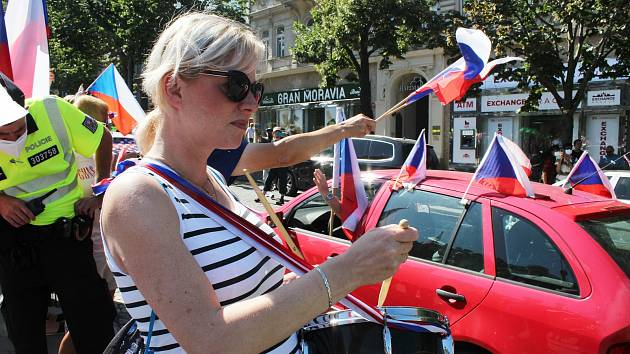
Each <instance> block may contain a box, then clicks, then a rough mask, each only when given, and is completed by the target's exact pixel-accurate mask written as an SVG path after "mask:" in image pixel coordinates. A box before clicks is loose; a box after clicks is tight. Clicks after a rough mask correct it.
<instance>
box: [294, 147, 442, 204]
mask: <svg viewBox="0 0 630 354" xmlns="http://www.w3.org/2000/svg"><path fill="white" fill-rule="evenodd" d="M351 140H352V143H353V145H354V150H355V152H356V154H357V160H358V162H359V168H360V169H361V171H371V170H384V169H395V168H400V167H401V166H402V164H403V163H404V162H405V159H406V158H407V155H409V152H411V149H412V148H413V145H414V144H415V143H416V141H415V140H412V139H403V138H392V137H390V136H382V135H366V136H365V137H363V138H351ZM332 163H333V149H332V147H331V148H328V149H326V150H324V151H322V152H321V153H320V154H318V155H316V156H313V157H311V158H310V159H309V160H307V161H304V162H300V163H298V164H296V165H293V166H291V167H290V168H289V186H288V188H287V189H288V191H289V193H288V194H289V195H291V196H295V195H296V194H297V191H298V190H306V189H308V188H311V187H312V186H313V171H314V170H315V169H316V168H319V169H320V170H322V172H324V174H326V176H328V177H330V176H331V172H332ZM439 166H440V161H439V159H438V157H437V155H436V153H435V151H434V150H433V146H431V145H427V167H428V168H429V169H438V168H439Z"/></svg>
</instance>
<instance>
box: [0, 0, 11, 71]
mask: <svg viewBox="0 0 630 354" xmlns="http://www.w3.org/2000/svg"><path fill="white" fill-rule="evenodd" d="M0 71H2V73H4V74H5V75H6V76H7V77H8V78H9V79H11V80H13V70H12V69H11V56H10V55H9V42H8V40H7V28H6V26H5V25H4V9H3V8H2V3H1V2H0Z"/></svg>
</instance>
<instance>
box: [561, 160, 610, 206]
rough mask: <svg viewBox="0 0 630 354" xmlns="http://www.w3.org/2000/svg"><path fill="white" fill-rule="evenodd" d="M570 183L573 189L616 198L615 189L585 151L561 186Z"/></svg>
mask: <svg viewBox="0 0 630 354" xmlns="http://www.w3.org/2000/svg"><path fill="white" fill-rule="evenodd" d="M567 183H570V184H571V186H572V187H573V189H577V190H579V191H583V192H588V193H592V194H597V195H601V196H602V197H607V198H617V197H616V196H615V191H614V189H613V187H612V185H611V184H610V181H609V180H608V177H606V175H605V174H604V172H602V169H601V168H599V166H598V165H597V163H596V162H595V160H593V158H592V157H591V156H590V155H589V154H588V152H587V151H584V152H583V153H582V156H580V159H579V160H577V162H576V163H575V165H574V166H573V169H572V170H571V172H569V176H568V177H567V180H566V182H565V183H564V185H563V187H564V186H565V185H566V184H567Z"/></svg>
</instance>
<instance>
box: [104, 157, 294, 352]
mask: <svg viewBox="0 0 630 354" xmlns="http://www.w3.org/2000/svg"><path fill="white" fill-rule="evenodd" d="M211 172H212V173H213V175H214V176H215V177H216V179H217V180H218V181H219V183H220V184H222V188H223V189H224V190H225V191H226V193H227V194H228V195H229V196H230V198H231V199H232V203H233V205H235V209H236V210H233V211H234V212H235V213H237V214H238V215H240V216H241V217H243V218H245V219H247V220H248V221H250V222H251V223H253V224H255V225H257V226H258V227H260V228H261V229H262V230H263V231H264V232H265V233H267V234H271V233H273V230H272V229H271V228H270V227H269V226H268V225H267V224H265V223H263V222H262V221H261V220H260V218H259V217H258V216H257V215H256V214H254V213H252V212H251V211H249V210H248V209H247V208H246V207H245V206H244V205H242V204H240V203H239V202H238V201H237V200H236V199H235V198H234V197H233V196H232V194H231V192H230V191H229V189H228V188H227V186H226V185H225V181H224V180H223V177H222V176H221V175H220V174H219V173H218V172H216V171H215V170H211ZM125 173H144V174H147V175H150V176H151V177H153V178H155V179H157V180H158V181H159V182H160V184H161V185H162V187H163V188H164V191H165V192H166V193H167V194H168V196H169V197H170V199H171V202H172V203H173V205H174V206H175V209H176V210H177V213H178V215H179V220H180V234H181V237H182V242H184V244H185V245H186V247H187V248H188V250H189V251H190V253H191V254H192V256H193V257H194V258H195V260H196V261H197V264H199V267H201V269H202V270H203V271H204V272H205V274H206V277H207V278H208V281H209V282H210V283H211V284H212V287H213V288H214V290H215V291H216V294H217V298H218V299H219V302H220V303H221V305H222V306H226V305H229V304H232V303H235V302H237V301H241V300H245V299H249V298H253V297H256V296H259V295H262V294H265V293H268V292H270V291H272V290H274V289H276V288H278V287H279V286H281V285H282V280H283V275H284V270H285V268H284V267H283V266H281V265H280V264H278V263H277V262H276V261H274V260H272V259H270V258H269V257H267V256H264V255H262V254H261V253H259V252H258V251H257V250H256V249H255V248H253V247H251V246H249V245H248V244H247V243H245V242H244V241H243V240H242V239H240V238H239V237H238V236H237V235H235V234H233V233H232V232H230V231H228V230H226V229H225V228H224V227H223V226H221V225H220V224H219V223H217V222H215V221H214V220H213V219H212V218H211V217H209V216H208V214H209V213H207V211H206V209H205V208H204V207H203V206H201V205H200V204H198V203H197V202H196V201H195V200H193V199H191V198H190V197H188V196H187V195H186V194H184V193H183V192H182V191H181V190H179V189H178V188H177V187H175V186H173V185H171V184H170V183H168V182H167V181H166V180H164V179H163V178H162V177H160V176H158V175H156V174H154V173H153V172H151V171H150V170H148V169H146V168H143V167H141V166H137V167H133V168H130V169H129V170H128V171H126V172H125ZM275 238H276V239H277V240H278V241H280V240H279V238H278V236H277V235H275ZM105 250H106V254H107V261H108V263H109V266H110V268H111V270H112V272H113V274H114V277H115V279H116V283H117V285H118V287H119V289H120V292H121V295H122V298H123V300H124V302H125V305H126V307H127V310H128V311H129V314H130V315H131V317H132V318H133V319H135V320H136V321H137V323H138V328H139V329H140V331H141V334H142V336H143V337H144V339H145V341H146V335H147V331H148V329H149V320H150V316H151V311H152V309H151V307H150V306H149V305H148V304H147V302H146V301H145V299H144V296H143V295H142V293H140V291H139V290H138V288H137V287H136V285H135V283H134V281H133V279H132V278H131V277H130V276H129V275H127V274H125V273H123V272H122V271H121V270H120V267H118V265H117V264H116V262H115V261H114V260H113V258H112V257H111V255H110V253H109V250H108V249H107V246H105ZM261 325H263V326H264V325H267V324H261ZM151 349H153V350H154V351H155V352H164V353H185V351H184V350H183V349H182V348H181V347H180V346H179V344H178V343H177V341H176V340H175V338H174V337H173V336H172V335H171V334H170V333H169V331H168V329H167V328H166V327H165V326H164V324H163V323H162V321H160V320H159V314H157V316H156V321H155V323H154V325H153V334H152V337H151ZM300 352H301V350H300V348H299V343H298V339H297V335H296V334H293V335H291V336H290V337H289V338H287V339H285V340H283V341H281V342H280V343H278V344H276V345H274V346H273V347H271V348H269V349H268V350H266V351H265V353H300Z"/></svg>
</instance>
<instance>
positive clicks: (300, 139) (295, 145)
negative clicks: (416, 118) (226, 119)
mask: <svg viewBox="0 0 630 354" xmlns="http://www.w3.org/2000/svg"><path fill="white" fill-rule="evenodd" d="M375 127H376V123H375V122H374V119H372V118H369V117H367V116H364V115H363V114H359V115H356V116H354V117H352V118H350V119H348V120H347V121H345V122H344V123H343V124H333V125H329V126H327V127H324V128H322V129H319V130H316V131H314V132H309V133H303V134H296V135H290V136H287V137H285V138H283V139H281V140H278V141H275V142H272V143H269V144H247V147H246V148H245V151H244V152H243V155H242V156H241V158H240V160H239V162H238V164H237V165H236V168H235V169H234V171H233V172H232V176H240V175H242V174H243V169H248V170H249V171H260V170H264V169H268V168H274V167H285V166H290V165H294V164H296V163H298V162H302V161H305V160H307V159H309V158H310V157H311V156H313V155H315V154H317V153H318V152H320V151H322V150H324V149H325V148H327V147H328V146H331V145H333V144H335V143H336V142H338V141H339V140H341V139H343V138H350V137H362V136H364V135H366V134H369V133H370V132H371V131H374V129H375Z"/></svg>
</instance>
